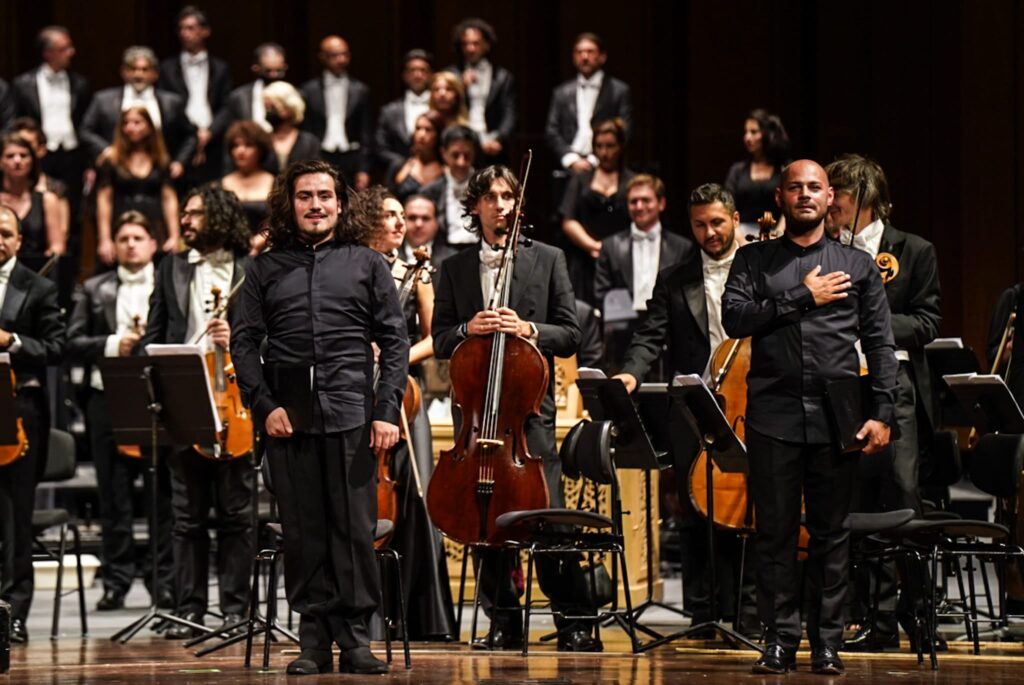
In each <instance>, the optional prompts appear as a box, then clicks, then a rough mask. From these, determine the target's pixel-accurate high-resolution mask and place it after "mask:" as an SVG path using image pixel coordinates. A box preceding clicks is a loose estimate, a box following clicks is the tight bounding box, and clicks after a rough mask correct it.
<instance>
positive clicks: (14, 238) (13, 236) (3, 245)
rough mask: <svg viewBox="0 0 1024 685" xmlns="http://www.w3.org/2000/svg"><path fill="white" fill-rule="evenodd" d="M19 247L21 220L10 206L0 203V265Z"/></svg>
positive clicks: (15, 252) (16, 252)
mask: <svg viewBox="0 0 1024 685" xmlns="http://www.w3.org/2000/svg"><path fill="white" fill-rule="evenodd" d="M20 248H21V222H19V221H18V215H17V214H15V213H14V210H13V209H11V208H10V207H5V206H3V205H0V266H3V265H4V264H6V263H7V260H9V259H10V258H11V257H13V256H14V255H16V254H18V250H19V249H20Z"/></svg>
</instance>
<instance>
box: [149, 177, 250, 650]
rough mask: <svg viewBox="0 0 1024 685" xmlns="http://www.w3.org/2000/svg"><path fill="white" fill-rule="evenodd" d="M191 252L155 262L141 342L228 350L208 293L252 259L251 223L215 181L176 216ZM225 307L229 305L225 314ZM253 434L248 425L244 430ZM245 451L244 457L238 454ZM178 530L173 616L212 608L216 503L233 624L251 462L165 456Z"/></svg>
mask: <svg viewBox="0 0 1024 685" xmlns="http://www.w3.org/2000/svg"><path fill="white" fill-rule="evenodd" d="M181 232H182V236H183V237H184V239H185V244H186V245H188V246H189V248H190V249H189V250H188V251H187V252H180V253H178V254H175V255H174V256H173V257H172V258H168V259H164V260H163V261H162V262H161V263H160V270H159V271H158V273H157V277H156V287H155V288H154V289H153V296H152V297H151V298H150V302H149V319H148V321H147V323H146V332H145V334H144V335H143V337H142V340H141V341H140V342H139V347H140V349H141V350H142V351H145V349H146V345H151V344H154V343H189V342H192V341H194V340H197V339H198V340H199V344H200V345H201V346H202V347H203V348H204V349H206V350H213V349H214V346H218V347H220V348H222V349H225V350H226V349H227V348H228V341H229V340H230V337H231V327H230V326H229V325H228V320H227V319H228V317H227V315H225V314H224V313H217V312H214V311H213V295H212V289H213V288H218V289H220V292H221V293H222V296H223V298H225V300H226V299H227V298H228V295H229V293H230V292H231V290H232V288H234V287H235V286H236V285H237V284H238V281H239V280H240V279H241V278H243V276H244V274H245V267H246V265H247V264H248V263H249V261H250V260H249V257H248V252H249V238H250V236H249V224H248V221H247V220H246V217H245V210H244V209H243V208H242V205H241V203H240V202H239V201H238V198H237V197H236V196H235V194H234V193H232V192H230V191H227V190H224V189H222V188H219V187H217V186H213V185H205V186H202V187H200V188H197V189H195V190H193V191H191V192H190V193H189V194H188V196H187V197H186V199H185V205H184V209H183V210H182V212H181ZM230 313H231V305H230V304H229V306H228V314H230ZM249 430H251V429H249ZM240 456H244V455H240ZM170 466H171V493H172V494H171V506H172V508H173V511H174V527H173V529H172V531H171V540H172V547H173V549H174V575H175V578H174V580H175V592H176V595H177V604H178V606H177V611H178V615H179V616H181V617H182V618H184V619H185V620H187V621H189V622H190V623H193V624H197V625H203V616H204V615H205V614H206V612H207V609H208V598H207V585H208V583H209V578H208V576H209V567H210V533H209V529H210V527H211V524H212V523H213V521H211V519H210V509H211V507H213V508H215V509H216V528H217V575H218V579H217V580H218V584H217V587H218V590H219V593H220V610H221V613H223V614H224V625H233V624H236V623H238V622H239V621H240V620H241V619H242V617H243V616H244V615H245V614H246V612H247V610H248V607H249V569H250V566H251V564H252V556H253V554H254V551H253V548H254V546H255V540H254V531H253V529H252V488H253V473H252V466H251V465H250V463H249V460H248V459H245V458H236V459H229V458H226V455H225V459H223V460H214V459H210V458H207V457H204V456H201V455H200V454H199V453H198V452H197V451H196V450H195V449H194V448H192V447H183V448H180V449H177V450H175V451H174V453H173V454H172V455H171V457H170ZM199 632H200V631H199V629H197V628H194V627H190V626H188V625H185V624H178V625H175V626H173V627H171V628H169V629H168V630H167V633H166V634H165V636H166V637H167V638H169V639H187V638H190V637H194V636H196V635H197V634H198V633H199Z"/></svg>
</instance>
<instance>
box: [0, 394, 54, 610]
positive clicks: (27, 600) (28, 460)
mask: <svg viewBox="0 0 1024 685" xmlns="http://www.w3.org/2000/svg"><path fill="white" fill-rule="evenodd" d="M15 407H16V408H17V410H18V416H20V417H21V419H22V423H23V424H24V427H25V435H26V437H27V438H28V444H29V446H28V451H27V453H26V454H25V456H23V457H21V458H20V459H18V460H16V461H14V462H12V463H11V464H8V465H7V466H3V467H0V544H2V546H3V556H2V558H0V600H3V601H5V602H7V603H9V604H10V605H11V617H12V618H19V619H21V620H23V621H24V620H26V619H27V618H28V612H29V608H30V607H31V606H32V593H33V590H34V589H35V583H34V581H33V577H32V510H33V509H34V508H35V499H36V484H37V483H38V482H39V480H40V478H41V477H42V475H43V471H44V469H45V468H46V452H47V449H48V448H49V444H50V408H49V404H48V403H47V401H46V393H45V391H44V390H43V389H42V388H21V389H20V390H18V396H17V398H16V400H15Z"/></svg>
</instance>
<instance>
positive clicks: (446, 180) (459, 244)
mask: <svg viewBox="0 0 1024 685" xmlns="http://www.w3.org/2000/svg"><path fill="white" fill-rule="evenodd" d="M478 143H479V138H478V137H477V135H476V132H475V131H473V129H471V128H469V127H468V126H462V125H461V124H452V125H451V126H449V127H448V128H446V129H445V130H444V131H443V132H442V133H441V159H442V160H443V161H444V174H442V175H441V177H440V178H438V179H437V180H436V181H434V182H433V183H430V184H428V185H427V186H426V187H424V188H423V194H424V195H426V196H428V197H430V198H432V199H433V200H434V204H436V205H437V223H438V226H439V228H440V231H439V233H438V235H439V236H440V240H441V242H444V243H446V244H448V245H450V246H452V247H454V248H457V249H462V248H464V247H472V246H474V245H476V244H477V243H478V242H479V241H480V238H479V237H478V236H477V234H476V233H475V232H473V231H471V230H470V229H469V225H470V220H469V217H467V216H466V215H465V214H464V212H463V210H462V201H463V200H464V199H465V198H466V189H467V188H468V187H469V177H470V176H472V175H473V172H474V169H473V165H474V164H475V163H476V153H477V145H478Z"/></svg>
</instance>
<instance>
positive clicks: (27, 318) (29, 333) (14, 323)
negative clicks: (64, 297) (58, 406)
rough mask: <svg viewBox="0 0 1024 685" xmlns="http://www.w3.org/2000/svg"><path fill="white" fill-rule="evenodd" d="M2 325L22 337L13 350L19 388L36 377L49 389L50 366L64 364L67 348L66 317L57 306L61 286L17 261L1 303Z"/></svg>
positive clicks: (0, 315) (13, 366) (6, 329)
mask: <svg viewBox="0 0 1024 685" xmlns="http://www.w3.org/2000/svg"><path fill="white" fill-rule="evenodd" d="M0 328H2V329H4V330H5V331H8V332H10V333H17V335H18V339H19V340H21V348H19V349H18V351H17V352H11V368H12V369H14V374H15V375H16V376H17V382H18V387H21V386H22V385H24V384H25V382H26V381H29V380H36V381H38V382H39V383H40V384H41V385H42V386H43V387H44V388H45V387H46V367H47V365H51V364H54V365H55V364H60V361H61V354H62V353H63V351H64V318H63V317H62V316H61V313H60V307H59V306H58V305H57V285H56V284H55V283H54V282H53V281H51V280H49V279H48V278H43V277H42V276H40V275H38V274H37V273H36V272H35V271H33V270H32V269H29V268H28V267H27V266H25V265H24V264H22V263H21V262H20V261H18V262H16V263H15V264H14V269H13V270H12V271H11V280H10V281H8V282H7V292H6V294H5V295H4V301H3V302H0ZM0 352H6V350H0Z"/></svg>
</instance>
